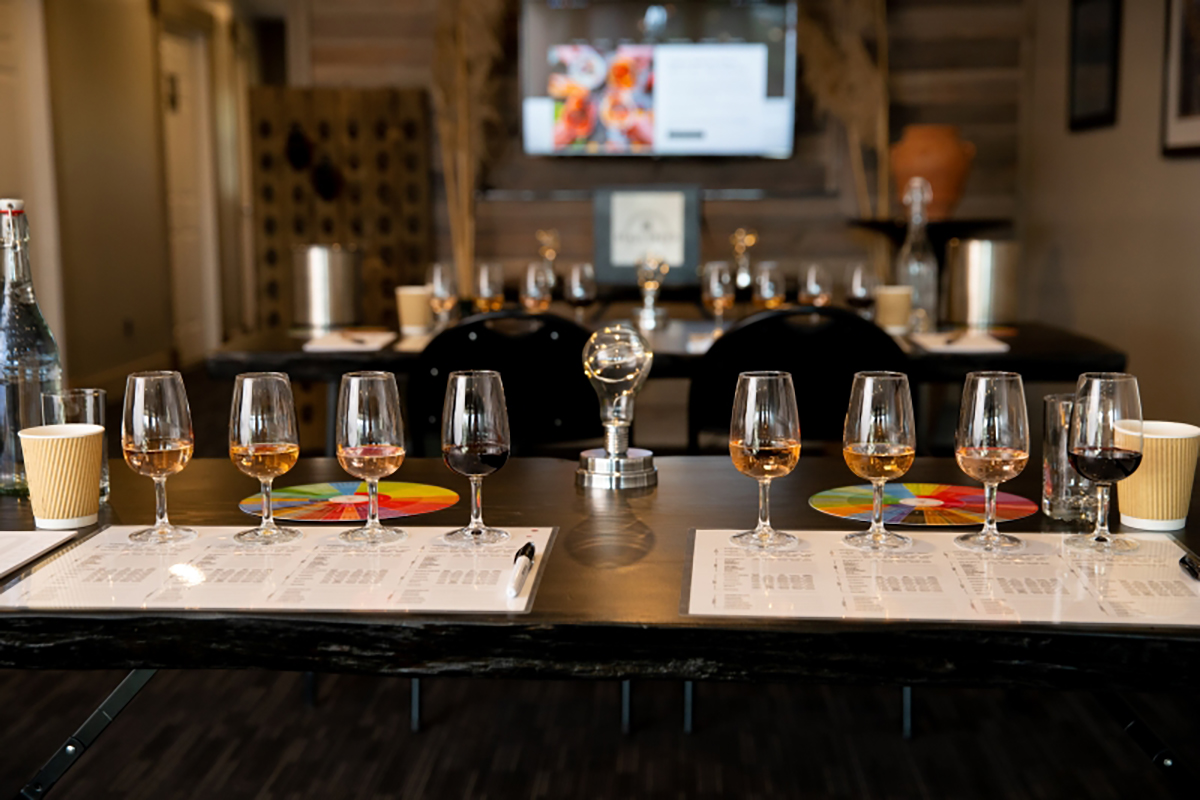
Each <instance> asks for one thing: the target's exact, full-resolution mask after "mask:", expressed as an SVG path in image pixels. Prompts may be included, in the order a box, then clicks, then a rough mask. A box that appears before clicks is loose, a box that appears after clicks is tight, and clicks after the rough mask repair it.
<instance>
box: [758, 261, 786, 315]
mask: <svg viewBox="0 0 1200 800" xmlns="http://www.w3.org/2000/svg"><path fill="white" fill-rule="evenodd" d="M786 299H787V288H786V286H785V285H784V277H783V270H782V269H781V268H780V266H779V262H778V261H759V262H756V263H755V264H754V294H753V296H752V302H753V303H754V307H755V308H758V309H764V310H765V309H773V308H779V307H780V306H782V305H783V303H784V301H785V300H786Z"/></svg>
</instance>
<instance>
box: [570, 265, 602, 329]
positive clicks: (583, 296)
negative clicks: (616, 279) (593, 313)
mask: <svg viewBox="0 0 1200 800" xmlns="http://www.w3.org/2000/svg"><path fill="white" fill-rule="evenodd" d="M563 295H564V296H565V298H566V301H567V302H568V303H570V304H571V306H572V307H573V308H574V309H575V321H576V322H578V323H579V324H580V325H582V324H583V323H584V319H585V316H584V315H585V312H586V311H587V307H588V306H590V305H591V304H592V303H594V302H596V295H597V290H596V270H595V269H593V268H592V265H591V264H589V263H587V262H586V261H584V262H578V263H575V264H572V265H571V267H570V269H569V270H567V281H566V287H565V289H564V291H563Z"/></svg>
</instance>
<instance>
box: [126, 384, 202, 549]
mask: <svg viewBox="0 0 1200 800" xmlns="http://www.w3.org/2000/svg"><path fill="white" fill-rule="evenodd" d="M194 445H195V437H194V436H193V434H192V412H191V409H189V408H188V400H187V391H186V390H185V389H184V386H183V378H182V377H181V376H180V375H179V373H178V372H166V371H163V372H135V373H133V374H132V375H130V376H129V377H128V378H126V379H125V411H124V413H123V414H122V418H121V449H122V450H123V451H124V453H125V463H126V464H128V465H129V468H130V469H132V470H133V471H134V472H136V473H137V474H138V475H143V476H145V477H147V478H153V479H154V509H155V511H154V527H151V528H143V529H142V530H140V531H135V532H134V533H131V534H129V538H130V540H131V541H134V542H187V541H191V540H192V539H195V538H196V532H195V531H194V530H192V529H191V528H181V527H179V526H176V525H172V524H171V522H170V521H169V520H168V519H167V478H168V477H169V476H171V475H174V474H175V473H177V472H182V471H183V468H184V467H186V466H187V464H188V462H189V461H191V460H192V449H193V446H194Z"/></svg>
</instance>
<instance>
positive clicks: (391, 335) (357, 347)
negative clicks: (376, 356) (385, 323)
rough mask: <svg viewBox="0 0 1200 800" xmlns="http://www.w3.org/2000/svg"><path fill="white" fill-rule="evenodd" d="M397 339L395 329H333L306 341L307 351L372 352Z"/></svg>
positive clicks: (305, 349) (305, 348)
mask: <svg viewBox="0 0 1200 800" xmlns="http://www.w3.org/2000/svg"><path fill="white" fill-rule="evenodd" d="M395 340H396V332H395V331H333V332H332V333H327V334H325V335H323V336H318V337H316V338H315V339H309V340H308V341H307V342H305V343H304V352H306V353H370V352H374V351H375V350H382V349H383V348H385V347H387V346H388V345H389V344H391V343H392V342H394V341H395Z"/></svg>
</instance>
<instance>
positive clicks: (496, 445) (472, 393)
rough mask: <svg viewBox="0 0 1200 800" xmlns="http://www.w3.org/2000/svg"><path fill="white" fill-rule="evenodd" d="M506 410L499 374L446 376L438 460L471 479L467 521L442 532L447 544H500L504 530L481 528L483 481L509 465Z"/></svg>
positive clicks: (455, 374)
mask: <svg viewBox="0 0 1200 800" xmlns="http://www.w3.org/2000/svg"><path fill="white" fill-rule="evenodd" d="M508 451H509V435H508V407H507V406H506V405H505V403H504V384H503V383H501V381H500V373H499V372H491V371H488V370H469V371H466V372H452V373H450V382H449V384H448V385H447V386H446V405H445V407H444V408H443V409H442V459H443V460H444V461H445V462H446V466H447V467H449V468H450V469H451V470H453V471H454V472H457V473H458V474H459V475H463V476H465V477H467V478H469V479H470V480H471V521H470V523H468V524H467V526H466V527H465V528H459V529H458V530H456V531H452V532H451V533H447V534H446V541H447V542H450V543H451V544H462V545H477V544H493V543H495V542H503V541H504V540H505V539H507V538H508V531H502V530H498V529H496V528H489V527H488V526H486V525H484V524H483V478H484V476H485V475H491V474H492V473H493V472H495V471H496V470H498V469H500V468H501V467H503V466H504V463H505V462H506V461H508Z"/></svg>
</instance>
